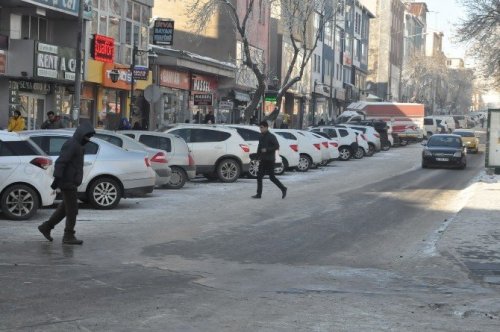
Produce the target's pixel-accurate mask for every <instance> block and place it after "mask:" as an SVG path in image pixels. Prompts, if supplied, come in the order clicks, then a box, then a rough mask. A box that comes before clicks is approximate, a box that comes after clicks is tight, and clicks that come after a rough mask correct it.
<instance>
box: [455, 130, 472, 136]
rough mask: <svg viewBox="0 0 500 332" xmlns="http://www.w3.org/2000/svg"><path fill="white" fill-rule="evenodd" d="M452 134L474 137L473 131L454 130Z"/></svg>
mask: <svg viewBox="0 0 500 332" xmlns="http://www.w3.org/2000/svg"><path fill="white" fill-rule="evenodd" d="M453 134H455V135H460V136H462V137H475V136H474V133H472V132H470V131H454V132H453Z"/></svg>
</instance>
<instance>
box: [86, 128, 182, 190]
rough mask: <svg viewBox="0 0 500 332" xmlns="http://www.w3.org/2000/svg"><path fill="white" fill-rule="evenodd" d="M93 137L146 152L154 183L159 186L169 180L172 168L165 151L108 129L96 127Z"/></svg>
mask: <svg viewBox="0 0 500 332" xmlns="http://www.w3.org/2000/svg"><path fill="white" fill-rule="evenodd" d="M95 137H96V138H100V139H102V140H104V141H106V142H109V143H111V144H114V145H116V146H119V147H120V148H123V149H125V150H129V151H143V152H146V153H147V155H148V158H149V162H150V163H151V167H152V168H153V170H154V171H155V173H156V181H155V184H156V185H157V186H159V187H162V186H165V185H167V184H168V183H169V182H170V178H171V175H172V170H171V169H170V167H169V166H168V164H167V152H166V151H164V150H160V149H155V148H150V147H148V146H146V145H144V144H142V143H139V142H137V141H136V140H134V139H133V138H130V137H128V136H125V135H122V134H120V133H115V132H113V131H109V130H102V129H96V134H95Z"/></svg>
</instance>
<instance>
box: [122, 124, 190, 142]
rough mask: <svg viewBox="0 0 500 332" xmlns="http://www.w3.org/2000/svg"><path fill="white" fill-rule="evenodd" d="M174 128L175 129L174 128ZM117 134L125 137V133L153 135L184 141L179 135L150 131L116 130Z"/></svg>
mask: <svg viewBox="0 0 500 332" xmlns="http://www.w3.org/2000/svg"><path fill="white" fill-rule="evenodd" d="M174 128H175V127H174ZM169 129H173V128H169ZM117 133H120V134H122V135H125V136H127V133H132V134H147V135H154V136H162V137H168V138H177V139H180V140H182V141H184V139H183V138H182V137H180V136H179V135H176V134H172V133H165V132H163V131H150V130H128V129H127V130H118V131H117Z"/></svg>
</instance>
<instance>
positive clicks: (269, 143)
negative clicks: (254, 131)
mask: <svg viewBox="0 0 500 332" xmlns="http://www.w3.org/2000/svg"><path fill="white" fill-rule="evenodd" d="M260 132H261V135H260V139H259V146H258V147H257V157H258V158H259V171H258V172H257V195H254V196H252V198H261V197H262V179H263V178H264V175H266V174H269V180H271V181H272V182H273V183H274V184H275V185H276V186H278V188H280V189H281V194H282V195H281V198H283V199H284V198H285V197H286V192H287V188H286V187H285V186H284V185H283V184H282V183H281V182H280V181H279V180H278V179H277V178H276V176H274V163H275V158H276V157H275V156H276V150H279V148H280V145H279V143H278V140H277V139H276V136H274V135H273V134H271V133H270V132H269V124H268V123H267V121H262V122H261V123H260Z"/></svg>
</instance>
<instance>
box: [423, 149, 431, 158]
mask: <svg viewBox="0 0 500 332" xmlns="http://www.w3.org/2000/svg"><path fill="white" fill-rule="evenodd" d="M424 156H426V157H432V152H430V151H429V150H425V151H424Z"/></svg>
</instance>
